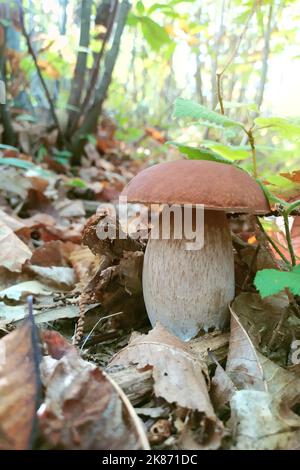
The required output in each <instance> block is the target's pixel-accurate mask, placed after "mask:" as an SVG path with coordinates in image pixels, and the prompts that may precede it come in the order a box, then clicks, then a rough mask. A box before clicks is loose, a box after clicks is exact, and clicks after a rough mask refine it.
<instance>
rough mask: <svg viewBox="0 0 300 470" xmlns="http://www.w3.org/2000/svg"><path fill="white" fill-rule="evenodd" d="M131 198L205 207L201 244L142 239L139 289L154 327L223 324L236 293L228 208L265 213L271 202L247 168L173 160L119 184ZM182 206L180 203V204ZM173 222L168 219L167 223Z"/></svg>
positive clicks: (187, 333)
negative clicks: (190, 246)
mask: <svg viewBox="0 0 300 470" xmlns="http://www.w3.org/2000/svg"><path fill="white" fill-rule="evenodd" d="M122 195H123V196H126V197H127V201H128V202H130V203H142V204H145V205H147V206H149V205H150V204H154V203H155V204H165V205H168V206H170V205H174V204H175V205H179V206H180V207H182V208H184V206H185V205H186V204H189V205H192V206H193V207H194V206H195V207H196V205H198V204H201V205H203V207H204V244H203V247H202V248H201V249H196V250H187V248H186V246H187V245H186V244H187V239H186V238H185V237H184V235H183V236H182V238H181V239H175V238H174V236H172V234H171V237H170V239H162V238H160V239H154V238H151V234H150V238H149V241H148V244H147V248H146V252H145V258H144V266H143V294H144V300H145V305H146V309H147V313H148V315H149V318H150V321H151V323H152V325H154V324H155V323H156V322H157V321H159V322H160V323H161V324H163V325H164V326H165V327H166V328H168V329H169V331H171V332H172V333H174V334H175V335H176V336H178V337H179V338H181V339H183V340H188V339H190V338H192V337H194V336H195V335H196V334H197V333H198V332H199V331H200V330H201V329H204V330H205V331H207V330H208V329H210V328H212V327H214V328H222V327H223V326H224V324H225V323H226V320H227V317H228V304H229V303H230V302H231V301H232V300H233V298H234V293H235V280H234V258H233V247H232V242H231V233H230V229H229V225H228V221H227V216H226V214H227V213H250V214H257V215H259V214H265V213H268V212H269V211H270V207H269V204H268V202H267V200H266V198H265V195H264V193H263V191H262V190H261V188H260V186H259V184H258V183H257V182H256V181H255V180H254V179H252V178H251V177H250V176H249V174H248V173H246V172H245V171H243V170H241V169H239V168H237V167H235V166H232V165H227V164H223V163H216V162H211V161H202V160H178V161H172V162H167V163H161V164H158V165H154V166H152V167H149V168H147V169H145V170H143V171H141V172H140V173H138V174H137V175H136V176H135V177H134V178H133V179H132V180H131V181H130V183H129V184H128V185H127V187H126V188H125V189H124V191H123V193H122ZM182 210H183V209H182ZM172 226H173V225H172Z"/></svg>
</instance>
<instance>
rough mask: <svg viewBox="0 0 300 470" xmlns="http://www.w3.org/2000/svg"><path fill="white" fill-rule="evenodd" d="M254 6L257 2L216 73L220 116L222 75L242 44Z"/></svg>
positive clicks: (222, 110) (222, 108) (253, 8)
mask: <svg viewBox="0 0 300 470" xmlns="http://www.w3.org/2000/svg"><path fill="white" fill-rule="evenodd" d="M256 6H257V1H256V2H254V3H253V7H252V10H251V12H250V14H249V16H248V19H247V21H246V23H245V26H244V29H243V31H242V32H241V34H240V35H239V37H238V39H237V42H236V45H235V48H234V49H233V51H232V54H231V55H230V57H229V59H228V61H227V62H226V64H225V66H224V67H223V69H222V70H221V72H218V73H217V94H218V100H219V105H220V110H221V114H224V104H223V98H222V87H221V85H222V76H223V75H224V73H225V72H226V70H227V69H228V67H229V65H230V64H231V62H232V61H233V59H234V58H235V56H236V54H237V52H238V50H239V47H240V45H241V42H242V39H243V37H244V35H245V33H246V31H247V29H248V26H249V23H250V20H251V18H252V16H253V15H254V12H255V10H256Z"/></svg>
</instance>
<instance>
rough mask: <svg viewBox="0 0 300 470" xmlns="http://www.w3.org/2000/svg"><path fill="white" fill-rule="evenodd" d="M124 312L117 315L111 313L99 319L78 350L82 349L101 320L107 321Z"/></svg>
mask: <svg viewBox="0 0 300 470" xmlns="http://www.w3.org/2000/svg"><path fill="white" fill-rule="evenodd" d="M123 313H124V312H117V313H112V314H111V315H106V316H105V317H101V318H99V320H98V321H97V322H96V323H95V325H94V326H93V328H92V329H91V331H90V332H89V334H88V335H87V337H86V338H85V340H84V342H83V343H82V346H81V348H80V349H83V348H84V346H85V345H86V343H87V341H88V340H89V339H90V337H91V335H92V333H93V331H95V329H96V328H97V326H98V325H99V323H100V322H102V321H103V320H107V319H108V318H111V317H115V316H116V315H121V314H123Z"/></svg>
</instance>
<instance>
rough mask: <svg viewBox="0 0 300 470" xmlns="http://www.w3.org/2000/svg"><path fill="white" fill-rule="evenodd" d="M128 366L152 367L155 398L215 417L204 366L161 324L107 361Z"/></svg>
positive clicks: (134, 339)
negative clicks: (187, 388)
mask: <svg viewBox="0 0 300 470" xmlns="http://www.w3.org/2000/svg"><path fill="white" fill-rule="evenodd" d="M129 364H136V365H137V366H138V368H139V369H143V368H144V367H147V366H151V367H153V378H154V381H155V384H154V391H155V394H156V396H158V397H163V398H164V399H165V400H167V401H168V402H169V403H172V402H175V403H177V404H178V405H180V406H182V407H184V408H189V409H192V410H198V411H201V412H203V413H205V414H206V415H207V416H208V417H212V418H215V414H214V410H213V408H212V405H211V403H210V399H209V395H208V389H207V382H206V380H207V379H208V372H207V367H206V364H205V363H204V362H203V361H201V360H200V359H198V358H197V357H196V356H195V355H194V354H193V353H192V352H191V350H190V349H189V347H188V346H187V345H186V344H185V343H184V342H182V341H181V340H180V339H178V338H176V337H175V336H173V335H172V334H170V333H169V332H168V331H167V330H166V329H165V328H164V327H163V326H162V325H160V324H157V325H156V326H155V328H154V329H153V330H151V331H150V332H149V333H148V334H147V335H134V337H133V338H132V340H131V342H130V343H129V345H128V346H127V347H126V348H124V349H123V350H121V351H120V352H119V353H117V354H116V355H115V356H114V357H113V358H112V360H111V362H110V366H114V365H129ZM186 384H189V393H188V394H187V393H186Z"/></svg>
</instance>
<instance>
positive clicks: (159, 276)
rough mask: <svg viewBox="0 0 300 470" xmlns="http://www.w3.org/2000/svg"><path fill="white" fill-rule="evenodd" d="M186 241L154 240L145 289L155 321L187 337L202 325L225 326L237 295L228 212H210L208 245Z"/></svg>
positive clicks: (149, 249) (207, 214)
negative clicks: (191, 247)
mask: <svg viewBox="0 0 300 470" xmlns="http://www.w3.org/2000/svg"><path fill="white" fill-rule="evenodd" d="M186 242H187V240H185V239H183V240H174V239H173V240H172V239H171V240H154V239H151V238H150V239H149V241H148V245H147V248H146V253H145V258H144V267H143V292H144V300H145V305H146V309H147V312H148V316H149V318H150V321H151V324H152V325H155V323H156V322H160V323H161V324H162V325H163V326H165V327H166V328H167V329H168V330H169V331H170V332H172V333H173V334H174V335H176V336H178V337H179V338H181V339H183V340H189V339H191V338H193V337H194V336H195V335H196V334H197V333H198V332H199V331H200V330H201V329H204V330H205V331H207V330H208V329H209V328H212V327H215V328H222V327H223V326H224V324H225V323H226V321H227V319H228V304H229V303H230V302H231V301H232V299H233V298H234V291H235V284H234V258H233V249H232V243H231V235H230V230H229V226H228V222H227V219H226V215H225V214H224V213H223V212H217V211H205V213H204V246H203V248H202V249H200V250H194V251H192V250H190V251H189V250H186Z"/></svg>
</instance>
